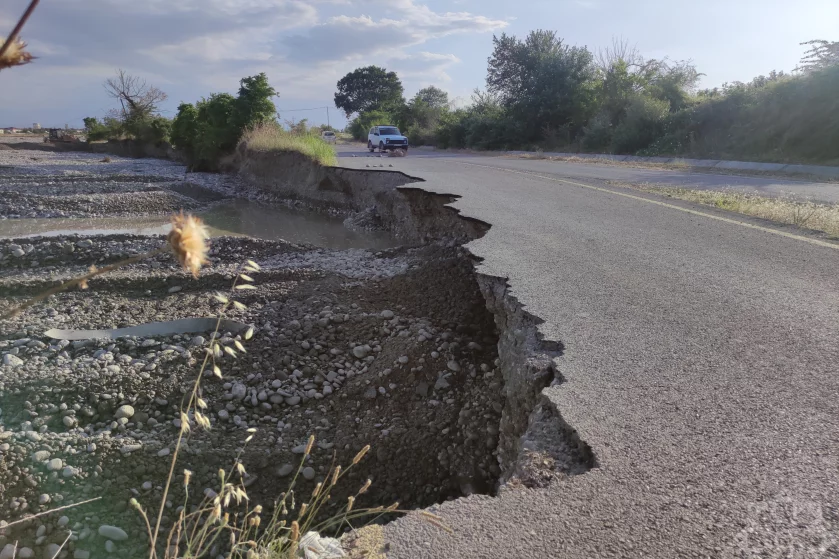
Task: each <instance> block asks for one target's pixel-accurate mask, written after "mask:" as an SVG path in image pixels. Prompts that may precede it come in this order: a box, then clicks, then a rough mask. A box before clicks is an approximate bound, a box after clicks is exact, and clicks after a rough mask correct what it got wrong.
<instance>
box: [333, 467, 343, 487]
mask: <svg viewBox="0 0 839 559" xmlns="http://www.w3.org/2000/svg"><path fill="white" fill-rule="evenodd" d="M339 477H341V466H338V467H337V468H335V473H333V474H332V483H331V485H335V484H336V483H338V478H339Z"/></svg>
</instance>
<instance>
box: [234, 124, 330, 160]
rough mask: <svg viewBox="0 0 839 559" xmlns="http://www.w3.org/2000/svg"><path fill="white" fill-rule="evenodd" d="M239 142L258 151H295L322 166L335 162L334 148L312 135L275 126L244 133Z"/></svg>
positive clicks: (261, 127)
mask: <svg viewBox="0 0 839 559" xmlns="http://www.w3.org/2000/svg"><path fill="white" fill-rule="evenodd" d="M241 142H245V143H247V145H248V147H249V148H250V149H255V150H258V151H296V152H298V153H302V154H303V155H305V156H307V157H309V158H311V159H313V160H314V161H317V162H318V163H320V164H321V165H324V166H334V165H335V164H336V163H337V162H338V159H337V156H336V155H335V148H334V147H332V146H331V145H329V144H327V143H326V142H324V141H323V140H322V139H321V138H320V137H319V136H315V135H312V134H293V133H291V132H288V131H286V130H283V129H282V128H280V127H279V126H276V125H263V126H258V127H256V128H253V129H251V130H248V131H247V132H245V134H244V135H243V136H242V139H241Z"/></svg>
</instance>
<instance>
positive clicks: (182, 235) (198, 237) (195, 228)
mask: <svg viewBox="0 0 839 559" xmlns="http://www.w3.org/2000/svg"><path fill="white" fill-rule="evenodd" d="M208 238H209V232H208V231H207V227H206V225H204V224H203V222H202V221H201V219H199V218H197V217H195V216H192V215H189V214H186V215H185V214H184V213H183V212H181V213H180V214H178V215H175V216H173V217H172V231H170V233H169V236H168V238H167V245H164V246H162V247H160V248H158V249H155V250H152V251H149V252H146V253H144V254H138V255H137V256H132V257H131V258H127V259H125V260H122V261H120V262H116V263H114V264H110V265H108V266H103V267H102V268H97V267H96V266H91V267H90V269H89V270H88V273H87V274H85V275H83V276H79V277H77V278H73V279H71V280H68V281H65V282H64V283H62V284H61V285H58V286H56V287H53V288H52V289H48V290H46V291H44V292H43V293H40V294H39V295H36V296H35V297H33V298H32V299H29V300H28V301H26V302H25V303H23V304H21V305H19V306H17V307H15V308H13V309H11V310H9V311H6V312H5V313H3V315H2V317H0V319H3V320H5V319H9V318H14V317H16V316H18V315H19V314H20V313H22V312H23V311H25V310H26V309H28V308H29V307H31V306H32V305H35V304H36V303H39V302H41V301H43V300H45V299H47V298H49V297H50V296H52V295H55V294H56V293H61V292H62V291H66V290H67V289H70V288H72V287H76V286H78V287H79V288H81V289H87V288H88V281H89V280H91V279H93V278H95V277H97V276H101V275H102V274H107V273H108V272H113V271H114V270H118V269H120V268H123V267H125V266H129V265H131V264H135V263H137V262H141V261H143V260H146V259H147V258H153V257H154V256H157V255H158V254H161V253H163V252H164V251H165V250H166V247H167V246H169V247H170V248H171V250H172V252H174V253H175V255H176V256H177V258H178V261H179V262H180V264H181V266H183V268H184V269H185V270H187V271H188V272H190V273H192V275H193V276H195V277H198V271H199V270H200V269H201V266H203V265H204V264H206V263H207V262H208V260H207V253H208V251H209V246H208V244H207V239H208ZM245 269H250V267H246V268H245Z"/></svg>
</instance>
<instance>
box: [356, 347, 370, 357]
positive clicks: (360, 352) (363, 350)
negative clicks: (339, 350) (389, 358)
mask: <svg viewBox="0 0 839 559" xmlns="http://www.w3.org/2000/svg"><path fill="white" fill-rule="evenodd" d="M370 349H371V348H370V346H369V345H357V346H355V347H354V348H352V354H353V355H355V356H356V357H357V358H358V359H364V358H365V357H367V354H368V353H370Z"/></svg>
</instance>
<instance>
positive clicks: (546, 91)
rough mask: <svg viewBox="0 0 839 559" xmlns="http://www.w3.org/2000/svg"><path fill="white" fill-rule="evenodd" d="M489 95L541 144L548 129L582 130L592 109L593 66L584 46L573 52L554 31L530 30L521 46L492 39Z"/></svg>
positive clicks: (507, 38) (508, 40)
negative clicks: (568, 128) (567, 128)
mask: <svg viewBox="0 0 839 559" xmlns="http://www.w3.org/2000/svg"><path fill="white" fill-rule="evenodd" d="M492 40H493V44H494V49H493V52H492V56H490V57H489V60H488V69H487V90H488V91H489V92H490V93H493V94H496V95H497V96H498V97H499V99H500V100H501V102H502V103H503V104H504V106H505V107H507V109H508V110H509V111H510V113H511V115H512V116H513V117H514V118H515V120H516V123H517V126H519V127H520V128H521V130H522V134H523V138H522V140H523V141H535V140H539V139H540V135H541V134H542V130H543V129H544V128H545V127H562V126H567V127H570V128H572V129H575V130H579V129H581V128H582V126H583V124H584V123H585V122H586V121H587V120H588V117H589V116H590V115H591V113H592V111H593V108H594V93H595V66H594V63H593V57H592V54H591V52H589V50H588V49H586V48H585V47H571V46H568V45H566V44H564V42H563V41H562V39H561V38H560V37H558V36H557V35H556V32H554V31H546V30H538V31H531V32H530V34H529V35H528V36H527V37H526V38H525V39H524V40H523V41H522V40H519V39H517V38H516V37H514V36H510V35H507V34H505V33H502V34H501V36H500V37H493V39H492Z"/></svg>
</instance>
